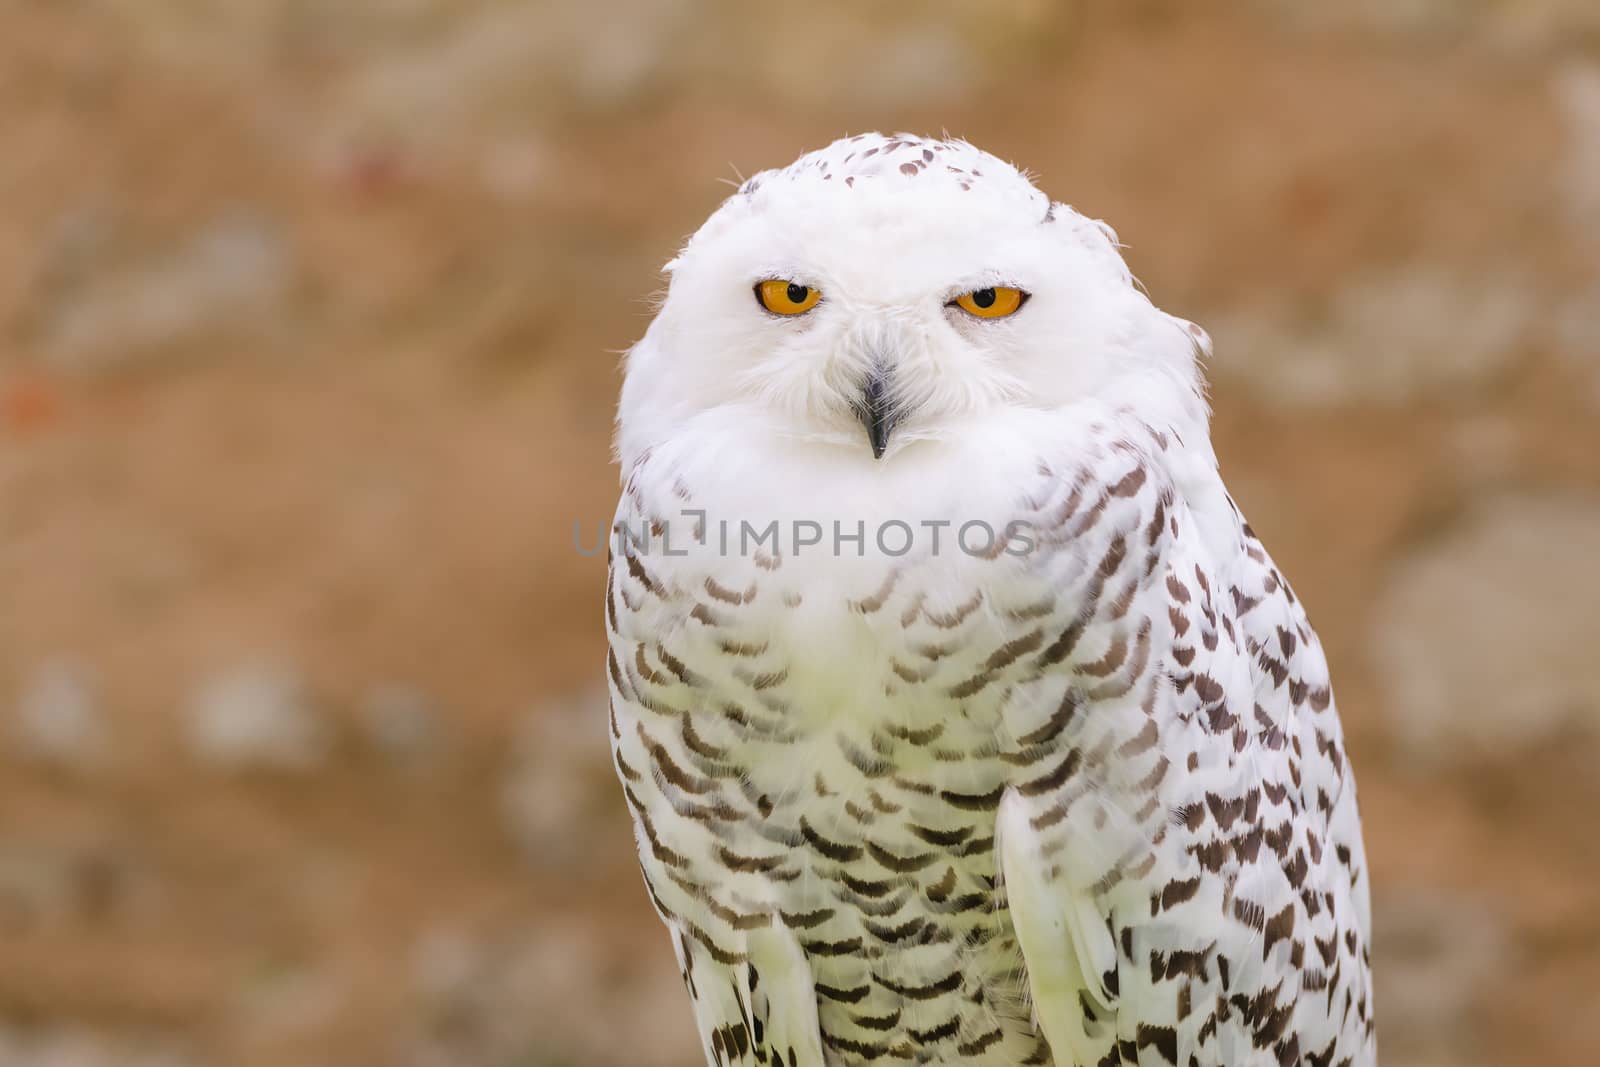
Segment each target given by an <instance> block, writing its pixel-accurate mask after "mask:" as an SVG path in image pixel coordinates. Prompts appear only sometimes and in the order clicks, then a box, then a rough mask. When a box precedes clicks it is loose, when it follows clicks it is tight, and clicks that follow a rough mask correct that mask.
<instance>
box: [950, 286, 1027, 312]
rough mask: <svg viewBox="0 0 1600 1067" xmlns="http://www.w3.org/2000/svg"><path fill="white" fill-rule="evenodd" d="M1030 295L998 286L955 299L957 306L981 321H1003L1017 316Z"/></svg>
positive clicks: (1019, 290) (964, 294) (974, 291)
mask: <svg viewBox="0 0 1600 1067" xmlns="http://www.w3.org/2000/svg"><path fill="white" fill-rule="evenodd" d="M1027 298H1028V294H1027V293H1024V292H1023V291H1022V290H1021V289H1013V288H1011V286H1009V285H996V286H993V287H992V288H989V289H974V290H973V291H972V292H970V293H962V294H961V295H960V296H958V297H956V298H955V301H954V303H955V305H956V306H957V307H959V308H960V309H961V310H962V311H965V312H966V313H967V314H968V315H975V316H977V317H978V318H980V319H1003V318H1005V317H1006V316H1007V315H1015V314H1016V313H1017V309H1018V308H1020V307H1021V306H1022V302H1023V301H1024V300H1026V299H1027Z"/></svg>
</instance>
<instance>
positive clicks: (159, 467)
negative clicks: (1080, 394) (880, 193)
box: [0, 0, 1600, 1067]
mask: <svg viewBox="0 0 1600 1067" xmlns="http://www.w3.org/2000/svg"><path fill="white" fill-rule="evenodd" d="M873 128H877V129H885V130H894V129H907V130H911V131H915V132H934V133H937V132H939V131H941V130H948V131H950V132H951V133H952V134H959V135H962V136H965V137H967V138H970V139H971V140H973V141H975V142H977V143H979V144H980V145H982V146H984V147H986V148H988V149H990V150H991V151H993V152H995V153H997V154H999V155H1001V156H1003V157H1006V158H1009V159H1013V160H1016V161H1017V162H1018V163H1019V164H1021V165H1024V166H1026V167H1029V168H1031V169H1032V170H1033V171H1035V172H1037V173H1038V174H1039V176H1040V183H1041V184H1042V186H1043V187H1044V188H1045V189H1046V190H1047V191H1049V192H1050V193H1051V194H1052V195H1053V196H1055V197H1056V198H1057V199H1062V200H1066V201H1068V202H1070V203H1072V204H1074V205H1075V206H1077V207H1078V208H1079V209H1081V210H1083V211H1084V212H1086V213H1088V214H1090V215H1094V216H1098V217H1103V218H1106V219H1108V220H1110V221H1111V222H1113V223H1114V224H1115V226H1116V227H1117V229H1118V230H1119V231H1120V233H1121V235H1122V238H1123V240H1124V241H1125V242H1126V244H1127V245H1128V246H1129V251H1128V255H1129V259H1130V261H1131V263H1132V265H1133V268H1134V270H1135V271H1136V273H1138V275H1139V276H1140V277H1141V279H1142V280H1143V281H1144V282H1145V284H1146V285H1147V286H1148V288H1149V290H1150V291H1151V293H1152V294H1153V295H1154V297H1155V299H1156V300H1157V301H1158V302H1159V303H1160V304H1161V305H1162V306H1164V307H1165V308H1167V309H1168V310H1171V311H1173V312H1175V313H1177V314H1180V315H1183V316H1185V317H1188V318H1192V319H1195V320H1197V321H1199V322H1201V323H1202V324H1204V325H1205V326H1206V327H1208V328H1209V329H1210V330H1211V332H1212V334H1213V335H1214V337H1215V340H1216V357H1215V360H1214V361H1213V364H1212V367H1211V372H1212V380H1213V395H1214V401H1215V407H1216V440H1217V445H1218V449H1219V452H1220V454H1221V456H1222V461H1223V465H1224V472H1225V474H1226V475H1227V476H1228V479H1229V482H1230V484H1231V485H1232V487H1233V489H1234V491H1235V494H1236V496H1237V497H1238V499H1239V500H1240V503H1241V505H1242V507H1243V508H1244V510H1245V511H1246V513H1247V514H1248V515H1249V516H1250V518H1251V520H1252V522H1253V523H1254V525H1255V527H1256V529H1257V530H1258V531H1259V532H1261V534H1262V535H1263V537H1264V538H1265V539H1266V541H1267V543H1268V544H1269V546H1270V547H1271V548H1272V550H1273V552H1274V553H1275V554H1276V556H1277V557H1278V561H1279V563H1280V564H1281V565H1282V566H1283V567H1284V569H1285V571H1286V572H1287V573H1288V574H1289V575H1290V576H1292V578H1293V580H1294V582H1295V585H1296V587H1297V589H1298V591H1299V593H1300V594H1301V595H1302V597H1303V598H1304V599H1305V600H1306V601H1307V602H1308V603H1309V605H1310V608H1311V612H1312V618H1313V621H1314V622H1315V623H1316V625H1317V626H1318V628H1319V629H1320V631H1321V633H1322V635H1323V638H1324V640H1325V643H1326V646H1327V649H1328V653H1329V656H1330V659H1331V661H1332V663H1333V667H1334V677H1335V681H1336V684H1337V689H1338V696H1339V700H1340V704H1341V706H1342V708H1343V712H1344V715H1345V719H1346V723H1347V728H1348V730H1349V733H1350V736H1351V748H1352V751H1353V754H1354V758H1355V760H1356V762H1357V765H1358V769H1359V774H1360V783H1361V790H1362V793H1361V797H1362V805H1363V810H1364V813H1365V817H1366V827H1367V842H1368V849H1369V852H1370V858H1371V867H1372V871H1373V875H1374V889H1375V898H1376V899H1375V906H1376V912H1377V920H1376V921H1377V927H1378V930H1377V966H1378V978H1377V980H1378V983H1379V995H1380V1000H1379V1025H1380V1043H1381V1046H1382V1049H1383V1057H1384V1062H1385V1063H1386V1064H1389V1065H1391V1067H1435V1065H1438V1067H1443V1065H1446V1064H1449V1065H1473V1064H1495V1065H1520V1064H1530V1065H1531V1064H1550V1063H1573V1064H1577V1063H1595V1062H1600V831H1597V829H1596V816H1595V812H1596V809H1597V806H1600V773H1597V772H1596V770H1595V767H1596V759H1597V757H1600V607H1597V605H1600V564H1597V562H1596V559H1595V556H1596V553H1597V552H1600V4H1595V3H1594V2H1593V0H1403V2H1401V0H1351V2H1347V3H1342V4H1328V3H1323V2H1321V0H1216V2H1211V3H1206V4H1184V3H1181V2H1178V0H1167V2H1160V0H1124V2H1111V0H1082V2H1047V0H990V2H986V3H983V4H975V3H960V2H956V0H941V2H934V3H922V4H911V3H902V2H893V0H883V2H880V3H874V4H846V3H824V2H820V0H819V2H816V3H811V4H801V5H798V6H797V5H792V4H782V5H751V4H745V3H735V2H733V0H698V2H696V0H673V2H647V0H616V2H612V3H589V4H580V3H565V2H549V0H545V2H517V3H513V2H510V0H449V2H447V0H361V2H350V3H340V4H326V3H316V2H313V0H284V2H278V3H269V2H265V0H261V2H255V0H188V2H184V3H176V2H166V3H150V2H145V0H0V1065H3V1067H14V1065H28V1067H112V1065H116V1067H122V1065H130V1067H158V1065H159V1067H206V1065H219V1067H278V1065H289V1064H293V1065H298V1067H320V1065H335V1064H337V1065H350V1064H357V1065H367V1064H371V1065H383V1067H387V1065H395V1067H434V1065H439V1067H444V1065H450V1067H577V1065H609V1064H623V1063H626V1064H629V1065H630V1067H693V1065H694V1064H697V1063H699V1062H701V1061H700V1060H699V1054H698V1052H697V1051H696V1050H695V1049H694V1047H693V1044H692V1041H691V1030H690V1020H689V1013H688V1010H687V1004H686V1001H685V998H684V994H683V991H682V989H681V987H680V985H679V983H678V981H677V978H676V975H675V973H674V967H673V964H672V960H671V954H670V951H669V947H668V942H667V938H666V936H665V934H664V933H663V932H662V931H661V930H660V928H659V927H658V925H657V922H656V920H655V918H654V915H653V913H652V912H651V911H650V908H649V906H648V904H647V901H646V898H645V895H644V893H643V891H642V887H641V885H640V881H639V876H638V872H637V868H636V866H635V864H634V861H633V858H632V855H631V839H630V835H629V828H628V823H627V819H626V816H625V812H624V809H623V805H622V803H621V800H620V796H619V793H618V790H617V789H616V787H615V786H614V784H613V782H612V776H611V771H610V768H609V765H608V762H607V757H606V750H605V729H604V725H603V714H604V713H603V707H604V695H603V690H602V688H601V683H602V668H601V662H602V655H603V627H602V624H601V620H600V616H599V605H600V597H601V585H602V563H601V561H600V560H598V559H593V558H590V559H585V558H580V557H579V556H578V555H577V554H576V553H575V552H574V550H573V547H572V543H573V542H572V538H573V535H572V522H573V520H574V519H582V520H583V521H585V522H586V523H588V524H590V525H589V527H588V528H589V529H590V530H593V529H594V526H595V525H596V524H598V523H601V522H604V521H606V520H607V519H608V518H609V516H610V513H611V507H612V503H613V500H614V494H615V489H616V481H617V476H616V471H615V470H614V469H613V467H612V466H611V465H610V462H609V457H608V438H609V432H610V419H611V411H612V403H613V398H614V394H615V392H616V388H617V385H618V354H619V352H620V351H621V350H623V349H625V348H626V347H627V345H628V344H629V343H630V342H632V341H633V340H634V339H635V338H637V337H638V336H639V335H640V334H641V333H642V331H643V330H644V328H645V325H646V322H647V320H648V315H649V303H648V297H649V295H650V294H651V293H652V292H653V291H654V290H656V289H657V287H658V286H659V285H660V284H661V278H660V276H659V274H658V268H659V266H660V264H662V263H663V262H665V261H666V260H667V259H668V258H669V257H670V256H671V255H672V253H673V251H674V249H675V248H676V247H677V245H678V244H679V243H680V242H681V240H682V239H683V238H684V237H685V236H686V235H687V234H688V233H690V232H691V231H692V230H694V229H695V227H696V226H698V224H699V222H700V221H701V219H702V218H703V217H704V216H705V215H706V214H707V213H708V212H709V211H710V210H711V209H712V208H713V207H714V206H715V205H716V204H717V202H718V201H719V200H720V198H722V197H723V196H725V195H727V193H728V192H729V189H728V188H727V187H726V186H725V185H724V184H722V182H723V180H725V179H732V178H734V177H735V175H736V174H738V173H743V174H746V175H748V174H750V173H752V172H754V171H756V170H760V169H762V168H765V167H770V166H780V165H782V164H784V163H786V162H788V161H789V160H790V159H792V158H793V157H794V156H796V155H797V154H799V153H800V152H801V151H803V150H805V149H809V148H813V147H816V146H819V145H822V144H824V143H826V142H828V141H830V140H831V139H833V138H834V137H835V136H838V135H840V134H842V133H846V132H859V131H862V130H866V129H873ZM590 536H591V537H592V534H591V535H590Z"/></svg>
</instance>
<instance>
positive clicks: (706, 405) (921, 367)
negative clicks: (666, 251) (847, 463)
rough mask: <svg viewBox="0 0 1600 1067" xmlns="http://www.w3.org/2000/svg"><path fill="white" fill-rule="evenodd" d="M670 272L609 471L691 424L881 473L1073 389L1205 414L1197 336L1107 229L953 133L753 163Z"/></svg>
mask: <svg viewBox="0 0 1600 1067" xmlns="http://www.w3.org/2000/svg"><path fill="white" fill-rule="evenodd" d="M666 271H667V273H668V275H669V277H670V283H669V287H668V290H667V295H666V298H665V301H664V302H663V304H662V305H661V308H660V311H659V313H658V314H657V316H656V318H655V320H654V321H653V322H652V323H651V326H650V328H649V331H648V332H647V334H646V336H645V338H644V339H643V340H642V341H641V342H640V343H639V344H638V345H636V346H635V347H634V349H633V350H632V351H631V352H630V354H629V357H628V364H627V374H626V380H625V384H624V387H623V394H622V402H621V406H620V414H619V431H618V451H619V453H620V456H621V459H622V461H623V463H624V469H627V466H628V465H629V464H630V461H631V458H632V457H634V456H637V455H639V454H640V453H641V452H642V451H643V450H644V449H647V448H650V447H652V446H653V445H655V444H656V443H658V442H659V441H661V440H663V439H666V438H668V437H670V436H672V435H674V434H677V433H680V432H682V431H683V430H684V428H685V427H686V426H688V425H691V424H696V423H699V424H708V423H715V424H718V425H732V424H735V423H736V424H737V425H739V426H740V427H741V430H740V432H741V433H744V434H757V435H762V436H763V437H764V439H765V440H764V442H763V443H766V444H773V445H777V446H779V447H792V448H804V449H825V450H830V451H834V450H846V451H847V452H848V453H850V454H852V455H855V456H858V457H859V460H860V462H862V463H865V464H871V465H883V464H893V463H894V462H895V459H896V456H897V455H898V454H901V453H904V452H907V451H911V450H915V449H916V448H918V447H919V443H921V442H930V441H943V440H950V439H952V438H959V437H960V436H961V435H963V434H965V433H968V432H971V431H972V430H973V429H974V428H975V427H981V426H983V425H984V424H986V423H991V422H993V420H996V419H1006V418H1008V417H1014V416H1017V415H1018V414H1020V413H1024V412H1028V413H1039V412H1056V411H1058V410H1060V409H1063V408H1067V407H1069V406H1070V405H1072V404H1074V403H1075V402H1078V401H1084V400H1095V401H1104V402H1106V403H1111V404H1132V405H1135V406H1137V408H1138V409H1139V410H1140V411H1141V412H1147V413H1149V412H1154V413H1156V415H1157V416H1158V417H1165V418H1166V419H1168V420H1169V421H1174V422H1178V421H1186V420H1189V419H1193V418H1195V417H1196V416H1197V414H1198V417H1199V418H1201V419H1203V418H1204V410H1203V403H1202V402H1201V401H1200V399H1199V384H1198V383H1199V378H1198V369H1197V366H1196V355H1197V353H1198V352H1199V351H1201V350H1203V348H1204V346H1205V344H1206V342H1205V339H1204V334H1203V333H1202V332H1200V331H1199V329H1198V328H1197V327H1193V326H1191V325H1190V324H1189V323H1186V322H1183V321H1182V320H1179V319H1175V318H1173V317H1171V316H1169V315H1167V314H1165V313H1163V312H1161V311H1160V310H1158V309H1157V308H1155V307H1154V306H1153V305H1152V304H1151V303H1150V301H1149V300H1148V299H1147V298H1146V297H1145V296H1144V294H1143V293H1142V292H1141V291H1140V290H1139V289H1138V287H1137V286H1136V284H1135V283H1134V280H1133V278H1132V276H1131V274H1130V273H1129V271H1128V268H1127V266H1126V264H1125V263H1124V262H1123V259H1122V257H1121V255H1120V253H1119V252H1118V248H1117V239H1116V234H1115V233H1114V232H1113V231H1112V230H1111V228H1110V227H1109V226H1107V225H1105V224H1104V223H1101V222H1098V221H1095V220H1092V219H1088V218H1085V217H1084V216H1082V215H1080V214H1078V213H1077V212H1075V211H1073V210H1072V209H1071V208H1069V207H1067V206H1066V205H1064V204H1060V203H1053V202H1052V201H1051V200H1050V198H1049V197H1048V196H1046V195H1045V194H1044V193H1042V192H1041V191H1039V189H1037V188H1036V187H1035V186H1034V185H1033V183H1032V182H1031V181H1030V180H1029V179H1028V177H1027V176H1026V175H1025V174H1023V173H1022V172H1021V171H1019V170H1017V168H1015V167H1013V166H1012V165H1010V164H1009V163H1005V162H1003V161H1002V160H1000V159H997V158H996V157H994V156H992V155H989V154H988V153H986V152H983V151H980V150H979V149H977V148H974V147H973V146H972V145H970V144H967V143H966V142H964V141H955V140H928V139H923V138H918V137H914V136H911V135H907V134H901V135H897V136H892V137H890V136H884V135H881V134H863V135H860V136H856V137H851V138H847V139H844V140H840V141H836V142H835V143H833V144H831V145H829V146H828V147H826V148H823V149H821V150H819V151H815V152H812V153H809V154H807V155H804V156H802V157H800V159H798V160H796V161H795V162H794V163H793V164H791V165H789V166H788V167H785V168H783V169H781V170H769V171H764V172H762V173H760V174H757V175H755V176H754V177H752V178H750V179H749V180H748V181H746V182H744V184H743V185H742V186H740V187H739V189H738V191H737V192H736V193H735V194H734V195H732V196H730V197H729V198H728V199H727V200H726V201H725V202H724V203H723V204H722V205H721V207H719V208H718V209H717V211H716V212H715V213H713V214H712V216H711V217H710V218H709V219H708V220H707V221H706V222H705V224H704V225H703V226H702V227H701V228H700V230H699V231H698V232H697V233H696V234H695V235H694V236H693V237H692V238H690V240H689V242H688V244H687V245H686V246H685V247H684V249H683V250H682V251H681V252H680V253H679V254H678V256H677V258H675V259H673V260H672V262H670V263H669V264H667V267H666ZM1162 413H1165V415H1164V416H1163V414H1162Z"/></svg>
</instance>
